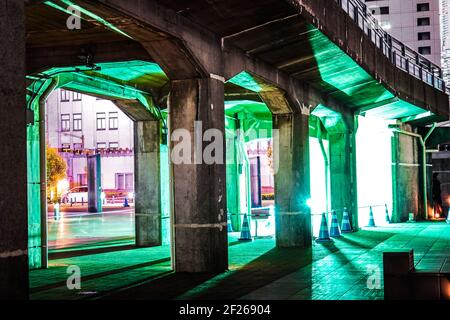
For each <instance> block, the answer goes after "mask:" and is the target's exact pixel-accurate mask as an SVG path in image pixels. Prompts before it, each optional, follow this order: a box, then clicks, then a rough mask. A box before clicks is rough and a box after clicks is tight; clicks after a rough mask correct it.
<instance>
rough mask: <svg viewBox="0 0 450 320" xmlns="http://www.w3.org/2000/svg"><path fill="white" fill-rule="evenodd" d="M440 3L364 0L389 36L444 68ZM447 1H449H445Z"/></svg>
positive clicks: (428, 0) (422, 0)
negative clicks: (442, 62)
mask: <svg viewBox="0 0 450 320" xmlns="http://www.w3.org/2000/svg"><path fill="white" fill-rule="evenodd" d="M440 1H441V0H365V1H364V2H365V4H366V5H367V8H368V10H369V12H371V13H372V14H373V15H374V16H375V18H377V19H378V21H379V22H380V25H381V27H382V28H383V29H385V30H386V31H387V32H388V33H389V34H390V35H392V36H393V37H395V38H397V39H398V40H400V41H401V42H403V43H404V44H405V45H407V46H408V47H410V48H411V49H413V50H414V51H417V52H419V53H420V54H422V55H423V56H424V57H426V58H427V59H429V60H431V61H432V62H433V63H435V64H436V65H439V66H440V65H441V48H442V44H441V29H440ZM444 1H447V0H444Z"/></svg>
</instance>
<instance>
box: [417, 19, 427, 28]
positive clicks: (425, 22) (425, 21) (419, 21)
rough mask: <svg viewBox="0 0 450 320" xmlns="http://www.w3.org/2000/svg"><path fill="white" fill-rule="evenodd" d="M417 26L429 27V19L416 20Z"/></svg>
mask: <svg viewBox="0 0 450 320" xmlns="http://www.w3.org/2000/svg"><path fill="white" fill-rule="evenodd" d="M417 25H418V26H429V25H430V18H418V19H417Z"/></svg>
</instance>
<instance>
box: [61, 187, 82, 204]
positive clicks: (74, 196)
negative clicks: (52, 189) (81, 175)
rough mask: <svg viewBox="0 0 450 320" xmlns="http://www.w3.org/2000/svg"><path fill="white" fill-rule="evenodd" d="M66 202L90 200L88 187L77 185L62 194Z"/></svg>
mask: <svg viewBox="0 0 450 320" xmlns="http://www.w3.org/2000/svg"><path fill="white" fill-rule="evenodd" d="M62 201H63V202H64V203H82V202H83V203H87V201H88V187H87V186H81V187H75V188H72V189H70V190H69V191H67V192H66V193H65V194H63V196H62Z"/></svg>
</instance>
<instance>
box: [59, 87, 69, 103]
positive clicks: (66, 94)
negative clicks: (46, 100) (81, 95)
mask: <svg viewBox="0 0 450 320" xmlns="http://www.w3.org/2000/svg"><path fill="white" fill-rule="evenodd" d="M67 101H70V92H69V91H67V90H64V89H61V102H67Z"/></svg>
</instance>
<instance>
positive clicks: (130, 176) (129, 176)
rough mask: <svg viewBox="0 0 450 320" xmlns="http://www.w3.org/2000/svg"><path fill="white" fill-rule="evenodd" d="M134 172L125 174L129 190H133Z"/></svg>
mask: <svg viewBox="0 0 450 320" xmlns="http://www.w3.org/2000/svg"><path fill="white" fill-rule="evenodd" d="M133 182H134V181H133V174H132V173H127V174H126V175H125V189H127V190H133Z"/></svg>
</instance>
